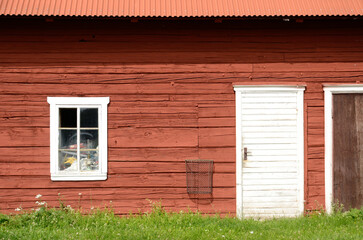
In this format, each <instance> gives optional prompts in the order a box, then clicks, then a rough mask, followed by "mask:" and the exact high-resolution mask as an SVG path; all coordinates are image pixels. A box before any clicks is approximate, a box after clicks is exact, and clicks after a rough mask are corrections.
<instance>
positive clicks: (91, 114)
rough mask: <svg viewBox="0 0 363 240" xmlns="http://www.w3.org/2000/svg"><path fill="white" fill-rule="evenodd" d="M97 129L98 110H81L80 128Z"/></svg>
mask: <svg viewBox="0 0 363 240" xmlns="http://www.w3.org/2000/svg"><path fill="white" fill-rule="evenodd" d="M87 127H88V128H91V127H92V128H97V127H98V109H97V108H81V128H87Z"/></svg>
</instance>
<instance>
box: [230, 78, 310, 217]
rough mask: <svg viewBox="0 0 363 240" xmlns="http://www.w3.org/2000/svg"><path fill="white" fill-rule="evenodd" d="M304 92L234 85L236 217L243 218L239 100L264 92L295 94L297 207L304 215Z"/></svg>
mask: <svg viewBox="0 0 363 240" xmlns="http://www.w3.org/2000/svg"><path fill="white" fill-rule="evenodd" d="M304 90H305V86H301V85H237V84H236V85H234V91H235V95H236V99H235V101H236V216H237V217H238V218H242V217H243V198H242V194H243V182H242V166H243V164H242V156H243V155H242V154H243V153H242V152H243V147H242V122H241V119H242V109H241V108H242V107H241V99H242V93H244V92H266V91H271V92H273V91H276V92H277V91H279V92H281V91H286V92H296V93H297V99H296V105H297V108H298V109H301V111H298V114H297V123H296V127H297V145H298V147H297V158H298V160H297V162H298V169H299V172H298V191H299V194H298V206H299V210H300V213H301V214H303V213H304V203H305V201H304V195H305V193H304V191H305V189H304V160H305V159H304Z"/></svg>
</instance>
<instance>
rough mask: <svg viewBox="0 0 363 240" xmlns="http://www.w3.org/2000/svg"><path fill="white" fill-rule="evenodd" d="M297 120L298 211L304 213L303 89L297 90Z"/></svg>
mask: <svg viewBox="0 0 363 240" xmlns="http://www.w3.org/2000/svg"><path fill="white" fill-rule="evenodd" d="M301 90H305V88H303V89H301ZM296 100H297V102H296V105H297V109H298V111H297V116H296V117H297V122H296V127H297V136H296V137H297V144H298V149H297V157H298V164H299V166H298V172H299V173H298V174H299V176H298V178H299V180H298V181H299V182H298V185H299V197H298V203H299V211H300V213H301V214H303V213H304V203H305V199H304V196H305V194H304V186H305V184H304V180H305V179H304V169H305V168H304V162H305V161H304V160H305V159H304V157H305V155H304V92H303V91H298V92H297V99H296Z"/></svg>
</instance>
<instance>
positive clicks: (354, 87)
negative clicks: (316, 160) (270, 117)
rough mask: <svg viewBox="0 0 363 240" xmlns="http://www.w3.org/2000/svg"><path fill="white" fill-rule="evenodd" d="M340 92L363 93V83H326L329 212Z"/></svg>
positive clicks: (326, 157) (327, 209) (326, 193)
mask: <svg viewBox="0 0 363 240" xmlns="http://www.w3.org/2000/svg"><path fill="white" fill-rule="evenodd" d="M339 93H363V84H350V85H328V84H327V85H324V106H325V107H324V116H325V209H326V211H327V212H328V213H331V212H332V210H333V209H332V204H333V94H339Z"/></svg>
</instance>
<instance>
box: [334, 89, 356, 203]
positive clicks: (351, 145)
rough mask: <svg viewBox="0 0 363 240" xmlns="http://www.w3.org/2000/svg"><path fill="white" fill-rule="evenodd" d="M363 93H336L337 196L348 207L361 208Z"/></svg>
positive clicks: (335, 196) (335, 151) (335, 193)
mask: <svg viewBox="0 0 363 240" xmlns="http://www.w3.org/2000/svg"><path fill="white" fill-rule="evenodd" d="M362 107H363V95H358V94H339V95H334V96H333V129H334V130H333V134H334V135H333V196H334V202H335V203H337V204H342V205H343V206H344V208H345V209H346V210H348V209H350V208H360V207H361V205H362V203H363V199H362V196H363V192H362V191H361V187H360V185H361V170H360V169H361V166H362V165H361V162H362V156H361V152H362V150H361V149H362V146H361V142H362V141H363V138H362V137H363V135H362V127H363V121H362V120H363V115H362V110H361V108H362Z"/></svg>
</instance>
